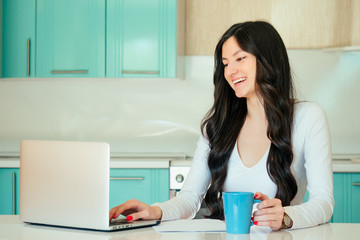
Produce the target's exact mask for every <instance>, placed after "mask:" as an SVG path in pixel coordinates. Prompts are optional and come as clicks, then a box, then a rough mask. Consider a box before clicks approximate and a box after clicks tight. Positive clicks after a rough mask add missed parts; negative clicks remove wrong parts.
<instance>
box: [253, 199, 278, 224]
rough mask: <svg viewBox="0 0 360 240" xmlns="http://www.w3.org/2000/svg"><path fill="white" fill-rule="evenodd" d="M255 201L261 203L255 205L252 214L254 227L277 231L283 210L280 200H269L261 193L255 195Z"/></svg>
mask: <svg viewBox="0 0 360 240" xmlns="http://www.w3.org/2000/svg"><path fill="white" fill-rule="evenodd" d="M255 199H258V200H260V201H261V203H259V204H258V205H257V209H258V210H256V211H255V212H254V214H253V217H254V225H258V226H269V227H271V229H272V230H279V229H280V228H281V227H282V220H283V217H284V212H285V209H284V208H283V206H282V204H281V200H280V199H277V198H274V199H270V198H269V197H268V196H266V195H265V194H262V193H261V192H256V193H255Z"/></svg>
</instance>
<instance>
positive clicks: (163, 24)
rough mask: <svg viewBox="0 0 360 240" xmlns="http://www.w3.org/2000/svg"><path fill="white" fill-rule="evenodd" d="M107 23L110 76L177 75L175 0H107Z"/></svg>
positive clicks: (108, 70) (108, 73)
mask: <svg viewBox="0 0 360 240" xmlns="http://www.w3.org/2000/svg"><path fill="white" fill-rule="evenodd" d="M106 26H107V28H106V37H107V38H106V46H107V48H106V75H107V77H176V56H177V49H176V48H177V42H176V41H177V39H176V34H177V30H176V29H177V1H176V0H122V1H119V0H108V1H107V25H106Z"/></svg>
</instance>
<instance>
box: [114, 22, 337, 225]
mask: <svg viewBox="0 0 360 240" xmlns="http://www.w3.org/2000/svg"><path fill="white" fill-rule="evenodd" d="M214 57H215V71H214V78H213V81H214V87H215V92H214V104H213V106H212V108H211V109H210V110H209V112H208V114H207V115H206V116H205V118H204V119H203V122H202V125H201V129H202V135H201V136H200V140H199V142H198V147H197V150H196V152H195V154H194V158H193V163H192V168H191V170H190V172H189V174H188V177H187V179H186V182H185V183H184V186H183V188H182V190H181V191H180V193H179V194H178V195H177V196H176V197H174V198H172V199H170V200H169V201H167V202H165V203H156V204H153V205H152V206H148V205H146V204H144V203H141V202H139V201H137V200H131V201H127V202H126V203H124V204H121V205H119V206H117V207H115V208H113V209H111V210H110V215H109V218H110V219H111V218H117V217H118V216H119V215H120V214H123V215H127V216H128V219H133V220H136V219H139V218H143V219H152V218H155V219H162V220H174V219H180V218H193V217H194V216H195V214H196V212H197V211H198V209H199V208H200V203H201V201H202V199H203V198H205V202H206V204H207V207H208V208H209V210H210V214H209V216H207V217H209V218H217V219H224V209H223V193H224V192H239V191H241V192H253V193H255V198H256V199H258V200H261V203H259V204H258V205H257V210H256V211H254V212H253V220H254V224H255V225H259V226H269V227H271V229H273V230H279V229H286V228H293V229H295V228H305V227H309V226H315V225H318V224H322V223H325V222H327V221H329V220H330V218H331V216H332V212H333V207H334V200H333V194H332V192H333V189H332V167H331V147H330V146H331V144H330V137H329V129H328V125H327V120H326V116H325V114H324V112H323V111H322V109H321V108H320V107H319V106H318V105H317V104H314V103H309V102H299V101H297V100H296V99H295V98H294V94H293V84H292V77H291V71H290V65H289V60H288V56H287V51H286V49H285V46H284V43H283V41H282V39H281V37H280V35H279V34H278V32H277V31H276V30H275V28H274V27H273V26H272V25H271V24H269V23H267V22H263V21H256V22H244V23H238V24H234V25H233V26H231V27H230V28H229V29H228V30H227V31H226V32H225V33H224V34H223V35H222V37H221V39H220V40H219V42H218V44H217V46H216V49H215V56H214ZM306 189H308V191H309V200H308V202H307V203H305V204H304V203H303V199H304V195H305V191H306ZM225 220H226V219H225ZM249 221H250V220H249Z"/></svg>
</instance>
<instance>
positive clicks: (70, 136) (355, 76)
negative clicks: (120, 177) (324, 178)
mask: <svg viewBox="0 0 360 240" xmlns="http://www.w3.org/2000/svg"><path fill="white" fill-rule="evenodd" d="M202 1H203V0H196V1H194V2H190V3H193V4H195V5H194V6H196V4H201V2H202ZM231 2H233V1H230V3H231ZM258 5H259V6H261V4H259V3H258ZM191 6H192V4H190V5H189V1H187V5H186V11H187V15H186V19H188V20H187V21H186V35H187V36H188V37H187V38H186V53H187V56H185V57H184V59H183V60H184V62H185V77H183V78H178V79H108V78H104V79H43V78H30V79H27V78H23V79H0V153H4V152H19V143H20V141H21V140H22V139H56V140H76V141H107V142H109V143H110V145H111V149H112V152H122V153H134V152H135V153H155V154H156V153H159V152H166V153H169V154H170V155H171V154H175V153H185V154H187V155H192V154H193V153H194V150H195V147H196V142H197V139H198V137H199V135H200V123H201V119H202V117H203V116H204V114H205V113H206V112H207V111H208V109H209V108H210V107H211V104H212V100H213V98H212V94H213V86H212V72H213V57H212V56H211V54H212V52H213V48H214V47H215V43H216V41H217V40H218V38H219V36H218V35H219V34H215V33H212V34H211V35H206V34H205V33H204V32H203V33H199V35H196V34H193V33H191V32H192V29H191V23H193V24H195V22H196V21H197V20H198V19H196V18H194V17H191V16H189V14H190V13H191V11H193V10H191ZM204 6H206V5H204ZM205 12H206V11H205ZM0 13H1V4H0ZM200 13H201V12H199V14H200ZM1 16H2V15H1ZM210 17H212V16H211V14H210V15H209V16H208V17H206V19H208V20H209V18H210ZM1 19H2V18H1V17H0V21H1ZM206 19H201V20H202V21H204V20H206ZM214 19H215V18H214ZM233 20H234V21H235V19H233ZM236 20H237V19H236ZM0 26H1V24H0ZM194 27H196V25H194ZM0 34H1V31H0ZM202 34H205V36H203V35H202ZM220 34H221V33H220ZM197 37H199V38H200V39H201V38H203V37H206V39H207V40H208V41H203V42H204V46H206V49H202V48H200V45H198V42H197V41H196V39H197ZM0 39H2V38H1V35H0ZM0 41H1V40H0ZM209 43H214V44H211V46H210V45H209ZM212 45H214V46H212ZM0 46H1V44H0ZM196 46H198V47H199V48H197V47H196ZM355 49H356V48H355ZM0 51H1V48H0ZM194 54H195V55H194ZM289 57H290V61H291V64H292V67H293V71H294V80H295V85H296V87H297V89H298V97H299V98H300V99H306V100H310V101H315V102H318V103H319V104H320V105H321V106H322V107H323V108H324V110H325V111H326V113H327V116H328V120H329V124H330V128H331V135H332V141H333V152H334V153H336V154H344V153H347V154H349V153H351V154H359V153H360V128H359V127H358V123H359V122H360V111H359V110H360V109H359V107H358V106H357V103H358V102H360V94H359V93H358V91H359V89H360V51H359V50H357V51H356V50H355V51H344V52H343V51H342V50H341V49H340V50H339V49H338V50H336V49H335V50H334V49H332V50H321V49H314V50H289ZM0 59H1V58H0ZM0 72H1V64H0Z"/></svg>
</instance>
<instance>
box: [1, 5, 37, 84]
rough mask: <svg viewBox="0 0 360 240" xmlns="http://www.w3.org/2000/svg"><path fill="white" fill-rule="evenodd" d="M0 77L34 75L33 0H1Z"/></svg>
mask: <svg viewBox="0 0 360 240" xmlns="http://www.w3.org/2000/svg"><path fill="white" fill-rule="evenodd" d="M2 3H3V9H2V31H3V32H2V77H4V78H9V77H33V76H35V75H34V74H35V0H3V1H2Z"/></svg>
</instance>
